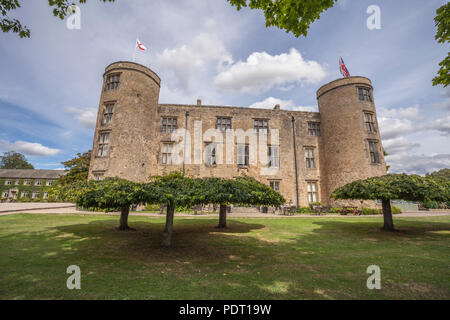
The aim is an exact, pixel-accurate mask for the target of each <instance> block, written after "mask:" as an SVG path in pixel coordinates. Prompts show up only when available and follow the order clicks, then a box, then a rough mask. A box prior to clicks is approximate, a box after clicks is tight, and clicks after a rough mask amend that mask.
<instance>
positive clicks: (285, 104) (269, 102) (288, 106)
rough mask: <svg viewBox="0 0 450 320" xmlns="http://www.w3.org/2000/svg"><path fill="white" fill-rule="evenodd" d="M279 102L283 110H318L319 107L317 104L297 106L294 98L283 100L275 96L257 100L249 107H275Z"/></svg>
mask: <svg viewBox="0 0 450 320" xmlns="http://www.w3.org/2000/svg"><path fill="white" fill-rule="evenodd" d="M277 104H279V105H280V107H281V109H282V110H293V111H312V112H317V111H318V110H317V107H315V106H296V105H295V104H294V102H293V101H292V100H282V99H278V98H274V97H268V98H266V99H264V100H263V101H259V102H255V103H253V104H251V105H250V106H249V108H256V109H273V107H275V105H277Z"/></svg>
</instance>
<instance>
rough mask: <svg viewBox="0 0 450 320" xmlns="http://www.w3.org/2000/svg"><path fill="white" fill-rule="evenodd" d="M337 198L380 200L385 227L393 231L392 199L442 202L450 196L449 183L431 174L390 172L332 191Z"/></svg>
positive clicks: (333, 196) (332, 195)
mask: <svg viewBox="0 0 450 320" xmlns="http://www.w3.org/2000/svg"><path fill="white" fill-rule="evenodd" d="M331 197H332V198H335V199H361V200H381V202H382V206H383V217H384V229H385V230H389V231H392V230H394V223H393V221H392V212H391V203H390V200H409V201H429V200H434V201H443V202H447V201H449V199H450V182H448V181H447V182H444V181H436V180H433V179H432V178H430V177H421V176H419V175H407V174H388V175H385V176H380V177H372V178H368V179H365V180H357V181H354V182H351V183H348V184H346V185H345V186H343V187H340V188H337V189H336V190H334V191H333V193H332V194H331Z"/></svg>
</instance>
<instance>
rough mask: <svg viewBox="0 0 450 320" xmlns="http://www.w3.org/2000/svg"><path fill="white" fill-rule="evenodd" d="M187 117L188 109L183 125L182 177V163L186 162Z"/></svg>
mask: <svg viewBox="0 0 450 320" xmlns="http://www.w3.org/2000/svg"><path fill="white" fill-rule="evenodd" d="M188 118H189V111H186V122H185V125H184V129H185V130H184V150H183V177H184V163H185V162H186V134H187V130H188Z"/></svg>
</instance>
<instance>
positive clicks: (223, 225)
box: [217, 204, 227, 229]
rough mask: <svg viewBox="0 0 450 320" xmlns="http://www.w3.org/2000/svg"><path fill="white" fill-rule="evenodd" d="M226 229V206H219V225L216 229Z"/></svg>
mask: <svg viewBox="0 0 450 320" xmlns="http://www.w3.org/2000/svg"><path fill="white" fill-rule="evenodd" d="M226 227H227V205H225V204H221V205H220V207H219V225H218V226H217V228H219V229H223V228H226Z"/></svg>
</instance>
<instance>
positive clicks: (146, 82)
mask: <svg viewBox="0 0 450 320" xmlns="http://www.w3.org/2000/svg"><path fill="white" fill-rule="evenodd" d="M103 79H104V82H103V88H102V94H101V98H100V104H99V109H98V116H97V125H96V129H95V135H94V143H93V149H92V150H93V152H92V159H91V166H90V170H89V178H90V179H102V178H103V177H114V176H118V177H121V178H125V179H129V180H132V181H137V182H143V181H147V180H148V178H149V177H150V176H155V175H161V174H164V173H167V172H170V171H173V170H180V171H181V170H185V172H186V173H187V174H188V175H190V176H197V177H209V176H214V177H224V178H232V177H235V176H239V175H244V174H245V175H249V176H252V177H254V178H256V179H257V180H259V181H261V182H263V183H266V184H267V185H270V186H271V187H272V188H274V189H276V190H279V191H280V193H281V194H282V195H283V196H284V197H285V198H286V200H287V201H288V203H291V204H292V205H296V206H307V205H308V204H309V203H311V202H321V203H323V204H327V205H328V204H331V200H330V198H329V196H330V193H331V192H332V191H333V190H334V189H336V188H337V187H339V186H342V185H344V184H346V183H348V182H351V181H354V180H357V179H363V178H367V177H372V176H379V175H384V174H386V164H385V161H384V156H383V148H382V145H381V139H380V132H379V127H378V122H377V117H376V110H375V104H374V98H373V87H372V84H371V81H370V80H369V79H367V78H364V77H359V76H355V77H349V78H342V79H338V80H335V81H332V82H330V83H328V84H325V85H323V86H322V87H320V88H319V90H318V91H317V100H318V106H319V112H302V111H288V110H282V108H280V106H279V105H276V106H274V108H273V109H253V108H252V109H250V108H242V107H229V106H210V105H208V106H206V105H202V104H201V101H200V100H198V101H197V104H194V105H182V104H160V103H159V90H160V83H161V80H160V78H159V77H158V75H157V74H156V73H154V72H153V71H152V70H150V69H148V68H147V67H145V66H142V65H139V64H136V63H132V62H115V63H113V64H111V65H109V66H107V67H106V70H105V73H104V75H103ZM199 123H200V124H201V125H200V126H199V125H198V124H199ZM185 128H187V133H184V130H181V129H185ZM211 128H213V129H214V130H213V131H214V132H215V134H213V135H211V134H208V130H210V129H211ZM177 129H178V130H177ZM216 129H217V130H216ZM239 129H240V130H242V131H244V132H247V133H249V132H250V133H251V132H254V133H256V134H257V135H258V136H259V137H260V138H259V139H261V137H262V136H264V138H265V139H267V148H266V149H267V151H265V152H266V153H267V156H268V157H267V158H268V161H266V162H264V161H263V162H260V161H256V162H255V161H254V158H255V156H254V155H255V154H256V153H257V152H258V151H257V150H255V149H254V148H253V147H252V145H251V144H252V143H251V141H249V140H251V138H250V137H249V136H245V137H244V138H245V140H244V141H242V140H241V141H238V139H234V138H233V139H232V140H231V142H230V139H228V140H227V142H226V145H225V142H224V141H225V139H222V136H223V137H224V138H225V137H226V135H227V133H229V132H232V131H234V132H236V130H239ZM175 130H177V133H179V132H181V135H179V136H180V137H181V140H175V138H174V136H173V134H174V131H175ZM209 132H211V131H209ZM183 134H184V136H183ZM275 136H277V138H278V139H273V137H275ZM229 137H233V135H232V134H231V136H229ZM185 138H186V139H185ZM199 139H200V141H199ZM180 141H183V142H182V143H180ZM184 141H186V142H184ZM259 141H264V140H259ZM274 141H275V143H274ZM180 145H181V146H182V151H184V150H188V151H186V153H183V152H182V154H183V156H182V161H181V162H180V161H178V162H176V161H174V158H175V157H176V154H174V153H177V154H178V155H179V153H178V151H179V146H180ZM177 146H178V149H177ZM219 146H220V148H219ZM220 149H222V150H223V149H226V152H225V151H220ZM230 152H231V153H230ZM230 155H231V156H230ZM225 158H227V159H225ZM252 158H253V160H252ZM178 159H180V157H179V156H178ZM199 159H200V160H202V161H200V162H199V161H198V160H199ZM264 169H275V170H264Z"/></svg>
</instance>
